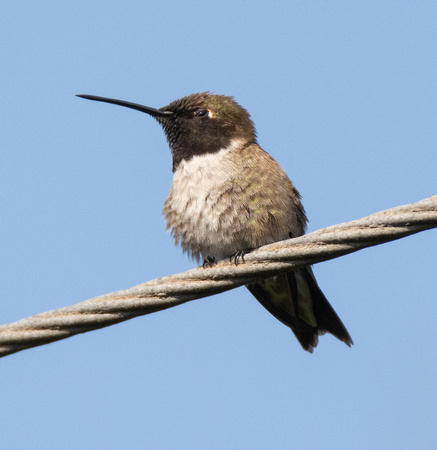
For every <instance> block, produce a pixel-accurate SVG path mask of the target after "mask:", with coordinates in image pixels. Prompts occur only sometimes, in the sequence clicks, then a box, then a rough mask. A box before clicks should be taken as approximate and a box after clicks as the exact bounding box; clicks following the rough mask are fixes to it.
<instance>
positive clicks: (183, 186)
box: [164, 142, 241, 259]
mask: <svg viewBox="0 0 437 450" xmlns="http://www.w3.org/2000/svg"><path fill="white" fill-rule="evenodd" d="M238 145H241V143H240V142H233V143H232V144H231V146H229V147H228V148H225V149H222V150H220V151H218V152H216V153H206V154H204V155H196V156H194V157H193V158H191V159H190V160H189V161H185V160H184V161H182V162H181V163H180V164H179V166H178V168H177V170H176V172H175V173H174V175H173V184H172V186H171V189H170V194H169V196H168V198H167V201H166V202H165V205H164V214H165V219H166V221H167V225H168V228H171V229H172V233H173V235H174V237H175V240H176V242H178V243H180V244H181V246H182V248H183V249H184V250H185V251H188V252H190V253H192V254H193V256H194V257H195V258H196V259H199V258H200V257H203V258H205V257H206V256H217V257H222V256H223V255H226V256H228V254H229V252H231V253H232V251H233V250H232V251H231V250H230V247H229V248H228V247H227V246H226V242H229V241H230V239H231V236H230V230H228V229H226V226H225V224H224V223H223V215H224V213H225V212H226V211H227V210H228V209H229V204H228V203H229V202H228V201H227V200H226V199H225V198H222V194H223V192H224V191H225V190H226V188H227V186H229V185H230V184H231V181H232V179H233V177H234V174H235V172H236V171H237V169H238V168H237V165H236V164H235V163H234V162H232V158H230V157H229V154H230V152H232V150H234V149H235V148H236V147H237V146H238ZM229 245H231V243H230V242H229Z"/></svg>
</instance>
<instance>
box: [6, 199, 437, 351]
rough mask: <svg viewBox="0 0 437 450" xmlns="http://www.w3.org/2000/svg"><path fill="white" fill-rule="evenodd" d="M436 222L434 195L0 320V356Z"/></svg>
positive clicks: (389, 239) (425, 227)
mask: <svg viewBox="0 0 437 450" xmlns="http://www.w3.org/2000/svg"><path fill="white" fill-rule="evenodd" d="M436 227H437V195H436V196H433V197H429V198H427V199H425V200H422V201H419V202H417V203H412V204H409V205H404V206H399V207H396V208H391V209H387V210H385V211H381V212H378V213H375V214H372V215H370V216H367V217H364V218H362V219H359V220H354V221H352V222H346V223H342V224H338V225H333V226H330V227H328V228H323V229H321V230H318V231H315V232H313V233H310V234H307V235H305V236H302V237H299V238H295V239H289V240H286V241H281V242H277V243H274V244H270V245H267V246H264V247H261V248H259V249H257V250H255V251H253V252H251V253H249V254H247V255H246V256H245V258H244V259H245V263H244V264H239V265H235V264H233V263H230V262H227V261H221V262H219V263H218V264H217V265H216V266H214V267H212V268H207V269H203V268H202V267H199V268H195V269H192V270H189V271H187V272H183V273H180V274H176V275H171V276H165V277H162V278H158V279H155V280H152V281H148V282H146V283H142V284H139V285H137V286H134V287H132V288H130V289H126V290H122V291H117V292H112V293H109V294H105V295H101V296H99V297H94V298H92V299H90V300H86V301H83V302H81V303H77V304H76V305H73V306H67V307H63V308H59V309H54V310H52V311H47V312H44V313H40V314H37V315H34V316H31V317H28V318H26V319H22V320H19V321H17V322H13V323H9V324H5V325H1V326H0V357H2V356H6V355H10V354H12V353H16V352H19V351H21V350H25V349H28V348H32V347H37V346H40V345H44V344H48V343H50V342H54V341H58V340H60V339H65V338H68V337H70V336H74V335H76V334H79V333H86V332H88V331H92V330H96V329H99V328H103V327H107V326H109V325H113V324H116V323H119V322H123V321H125V320H128V319H132V318H133V317H137V316H141V315H145V314H150V313H153V312H156V311H162V310H164V309H167V308H171V307H173V306H177V305H180V304H182V303H186V302H188V301H191V300H196V299H199V298H202V297H207V296H210V295H213V294H218V293H220V292H223V291H227V290H230V289H233V288H236V287H238V286H242V285H244V284H247V283H249V282H251V281H253V280H255V279H257V278H259V277H267V276H273V275H275V274H278V273H280V272H285V271H288V270H293V269H296V268H299V267H302V266H306V265H311V264H316V263H318V262H321V261H326V260H329V259H334V258H337V257H339V256H343V255H346V254H348V253H352V252H355V251H358V250H360V249H363V248H366V247H371V246H374V245H378V244H382V243H384V242H389V241H392V240H395V239H400V238H402V237H405V236H408V235H411V234H415V233H418V232H420V231H424V230H427V229H431V228H436Z"/></svg>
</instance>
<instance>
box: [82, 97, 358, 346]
mask: <svg viewBox="0 0 437 450" xmlns="http://www.w3.org/2000/svg"><path fill="white" fill-rule="evenodd" d="M78 97H82V98H85V99H88V100H95V101H99V102H106V103H111V104H115V105H120V106H124V107H127V108H131V109H135V110H138V111H141V112H144V113H146V114H149V115H150V116H152V117H154V118H155V119H156V120H157V121H158V122H159V124H160V125H161V126H162V128H163V130H164V133H165V136H166V138H167V142H168V144H169V147H170V150H171V154H172V165H173V167H172V170H173V183H172V185H171V188H170V193H169V195H168V198H167V200H166V201H165V203H164V209H163V214H164V218H165V221H166V223H167V230H170V231H171V234H172V236H173V238H174V241H175V245H180V246H181V247H182V250H183V251H184V252H186V253H188V254H189V255H190V256H191V257H193V258H195V259H196V260H197V261H198V262H199V261H201V260H203V263H204V264H203V266H204V267H205V266H211V265H213V264H214V263H215V262H216V261H217V260H222V259H225V258H230V259H231V261H232V260H233V261H234V262H235V263H236V264H238V262H239V261H242V262H244V254H246V253H247V252H250V251H251V250H253V249H255V248H258V247H261V246H263V245H267V244H271V243H273V242H277V241H282V240H285V239H289V238H294V237H297V236H301V235H303V234H304V233H305V228H306V224H307V217H306V214H305V210H304V208H303V206H302V203H301V196H300V194H299V192H298V191H297V189H296V188H295V187H294V185H293V183H292V182H291V180H290V179H289V178H288V176H287V175H286V174H285V172H284V171H283V170H282V169H281V167H280V165H279V164H278V163H277V162H276V161H275V159H273V157H272V156H270V155H269V154H268V153H267V152H266V151H264V150H263V149H262V148H261V147H260V146H259V145H258V142H257V134H256V130H255V126H254V124H253V122H252V120H251V117H250V115H249V113H248V111H247V110H246V109H244V108H243V107H241V106H240V105H239V104H238V103H237V102H236V101H235V100H234V98H233V97H230V96H226V95H216V94H212V93H210V92H202V93H196V94H191V95H188V96H186V97H183V98H180V99H179V100H175V101H173V102H171V103H170V104H169V105H167V106H164V107H162V108H159V109H155V108H150V107H148V106H143V105H140V104H137V103H131V102H127V101H123V100H117V99H113V98H106V97H98V96H95V95H78ZM246 287H247V288H248V289H249V291H250V292H251V293H252V294H253V296H254V297H255V298H256V299H257V300H258V301H259V302H260V303H261V305H262V306H264V308H266V309H267V311H269V312H270V313H271V314H272V315H273V316H274V317H276V318H277V319H278V320H279V321H281V322H282V323H283V324H285V325H286V326H287V327H289V328H290V329H291V331H292V332H293V333H294V335H295V336H296V338H297V340H298V341H299V343H300V345H301V346H302V347H303V349H304V350H307V351H308V352H310V353H312V351H313V349H314V348H315V347H316V346H317V344H318V337H319V335H321V334H324V333H326V332H328V333H331V334H332V335H334V336H335V337H336V338H338V339H339V340H340V341H343V342H344V343H345V344H346V345H348V346H349V347H350V346H351V345H352V344H353V341H352V338H351V336H350V335H349V333H348V331H347V329H346V327H345V326H344V325H343V323H342V321H341V320H340V318H339V317H338V315H337V314H336V312H335V311H334V309H333V308H332V306H331V305H330V304H329V302H328V300H327V299H326V297H325V295H324V294H323V292H322V291H321V289H320V288H319V286H318V284H317V282H316V279H315V277H314V274H313V271H312V269H311V267H310V266H308V267H303V268H300V269H297V270H294V271H291V272H286V273H283V274H280V275H276V276H274V277H270V278H267V279H259V280H257V281H254V282H252V283H249V284H248V285H246Z"/></svg>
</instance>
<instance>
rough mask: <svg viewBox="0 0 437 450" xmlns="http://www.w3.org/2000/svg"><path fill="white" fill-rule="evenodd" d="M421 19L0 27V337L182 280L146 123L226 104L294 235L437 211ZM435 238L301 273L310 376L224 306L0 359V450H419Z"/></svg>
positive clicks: (324, 17)
mask: <svg viewBox="0 0 437 450" xmlns="http://www.w3.org/2000/svg"><path fill="white" fill-rule="evenodd" d="M436 22H437V4H436V2H434V1H423V2H404V1H399V2H380V1H368V2H347V1H332V2H321V1H313V2H297V1H278V2H258V1H252V2H249V1H222V2H217V3H215V4H212V2H211V3H209V2H194V1H185V2H178V1H172V0H170V1H165V2H142V1H136V2H135V1H127V2H118V1H107V2H89V1H76V2H55V1H46V2H31V1H24V2H7V1H6V2H2V5H1V6H0V40H1V43H2V44H1V46H0V58H1V70H0V85H1V90H0V97H1V101H0V120H1V125H0V147H1V148H0V183H1V195H0V211H1V216H0V220H1V233H0V248H1V253H0V273H1V276H0V282H1V285H0V286H1V291H2V300H1V301H0V319H1V322H2V323H7V322H11V321H15V320H18V319H21V318H24V317H27V316H30V315H32V314H36V313H39V312H43V311H46V310H49V309H53V308H58V307H61V306H67V305H71V304H74V303H77V302H79V301H82V300H86V299H88V298H91V297H93V296H96V295H100V294H104V293H108V292H111V291H115V290H119V289H125V288H128V287H131V286H133V285H136V284H139V283H141V282H144V281H147V280H150V279H153V278H157V277H160V276H163V275H167V274H171V273H177V272H182V271H185V270H187V269H189V268H191V267H193V266H194V262H192V261H189V260H188V259H187V258H186V257H185V256H183V255H182V252H181V251H180V250H179V249H177V248H174V247H173V242H172V239H170V237H169V235H168V234H166V233H165V226H164V223H163V219H162V216H161V209H162V204H163V202H164V200H165V198H166V196H167V193H168V190H169V187H170V184H171V177H172V173H171V157H170V152H169V150H168V147H167V144H166V141H165V138H164V135H163V133H162V131H161V129H160V127H159V126H158V124H157V123H156V122H155V121H154V120H152V119H151V118H150V117H148V116H146V115H144V114H140V113H138V112H136V111H130V110H126V109H122V108H120V107H116V106H111V105H105V104H98V103H95V102H89V101H85V100H82V99H78V98H76V97H75V94H81V93H87V94H95V95H103V96H109V97H115V98H121V99H125V100H129V101H133V102H138V103H143V104H146V105H149V106H154V107H160V106H164V105H166V104H168V103H169V102H170V101H172V100H174V99H176V98H180V97H183V96H185V95H187V94H190V93H192V92H199V91H204V90H210V91H213V92H215V93H220V94H228V95H234V96H235V98H236V99H237V101H238V102H239V103H241V104H242V105H243V106H244V107H246V108H247V109H248V110H249V111H250V112H251V114H252V118H253V120H254V122H255V124H256V126H257V130H258V134H259V142H260V144H261V146H262V147H263V148H265V149H266V150H267V151H269V152H270V153H271V154H272V155H273V156H274V157H275V158H276V159H277V160H278V161H279V162H280V163H281V165H282V167H283V168H284V169H285V171H286V172H287V173H288V175H289V176H290V178H291V179H292V180H293V181H294V183H295V185H296V186H297V187H298V189H299V190H300V192H301V193H302V195H303V201H304V205H305V207H306V209H307V213H308V216H309V218H310V224H309V230H310V231H313V230H316V229H319V228H321V227H325V226H329V225H333V224H336V223H340V222H344V221H348V220H353V219H356V218H360V217H363V216H366V215H368V214H371V213H373V212H377V211H380V210H382V209H386V208H390V207H393V206H398V205H402V204H406V203H411V202H415V201H418V200H421V199H423V198H426V197H429V196H431V195H435V194H437V188H436V185H437V182H436V181H437V176H436V169H437V156H436V155H437V153H436V142H437V123H436V106H437V62H436V61H437V58H436V56H437V54H436V53H437V27H436ZM436 236H437V235H436V231H428V232H424V233H421V234H418V235H416V236H412V237H408V238H405V239H402V240H399V241H396V242H393V243H390V244H386V245H381V246H378V247H375V248H372V249H368V250H364V251H361V252H358V253H356V254H353V255H349V256H346V257H343V258H339V259H337V260H334V261H329V262H326V263H323V264H319V265H317V266H316V267H315V273H316V276H317V278H318V281H319V284H320V285H321V287H322V289H323V290H324V292H325V294H326V295H327V297H328V298H329V300H330V302H331V303H332V305H333V306H334V308H335V309H336V311H337V312H338V314H339V315H340V316H341V318H342V319H343V321H344V322H345V324H346V326H347V328H348V329H349V331H350V333H351V335H352V336H353V338H354V341H355V346H354V347H353V348H352V349H349V348H347V347H346V346H345V345H343V344H342V343H340V342H339V341H337V340H335V339H334V338H332V337H331V336H324V337H322V338H321V339H320V343H319V346H318V348H317V349H316V351H315V352H314V354H313V355H310V354H307V353H306V352H304V351H303V350H302V349H301V348H300V346H299V345H298V343H297V341H296V339H295V338H294V337H293V335H292V333H291V332H290V331H289V329H287V328H286V327H284V326H283V325H281V324H280V323H279V322H278V321H276V320H275V319H274V318H273V317H272V316H271V315H270V314H268V313H267V312H266V311H265V310H264V309H263V308H262V307H261V306H260V305H259V304H258V302H257V301H256V300H255V299H254V298H252V297H251V296H250V294H249V293H248V292H247V291H246V290H245V289H243V288H240V289H237V290H235V291H232V292H228V293H224V294H221V295H218V296H215V297H211V298H208V299H203V300H199V301H196V302H191V303H189V304H186V305H182V306H179V307H177V308H173V309H171V310H167V311H164V312H160V313H156V314H152V315H149V316H145V317H142V318H137V319H134V320H131V321H128V322H125V323H123V324H120V325H116V326H112V327H109V328H106V329H103V330H100V331H96V332H92V333H88V334H85V335H81V336H77V337H74V338H71V339H67V340H65V341H61V342H57V343H54V344H50V345H47V346H43V347H40V348H37V349H32V350H27V351H24V352H22V353H18V354H16V355H13V356H9V357H7V358H5V359H2V360H0V367H1V368H0V373H1V380H2V382H1V383H0V398H1V399H2V400H1V405H2V406H1V412H0V436H1V442H2V447H3V448H8V449H15V448H17V449H18V448H44V449H52V448H53V449H54V448H63V449H76V448H82V449H103V448H105V449H107V448H111V449H112V448H113V449H118V448H132V449H145V448H150V449H152V448H153V449H171V448H177V449H231V448H232V449H244V448H250V449H267V448H272V449H293V448H299V449H306V448H308V449H309V448H324V449H326V448H333V449H334V448H335V449H351V448H372V449H378V448H384V449H395V448H396V449H410V448H435V447H434V446H435V442H436V441H437V427H436V423H437V414H436V406H435V405H436V402H437V381H436V380H437V363H436V361H437V359H436V358H437V341H436V336H435V326H436V325H435V324H436V319H437V306H436V305H437V303H436V300H437V299H436V288H435V286H436V268H437V259H436V253H437V245H436V242H437V239H436Z"/></svg>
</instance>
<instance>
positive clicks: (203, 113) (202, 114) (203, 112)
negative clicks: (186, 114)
mask: <svg viewBox="0 0 437 450" xmlns="http://www.w3.org/2000/svg"><path fill="white" fill-rule="evenodd" d="M194 115H195V116H196V117H207V116H209V111H208V110H207V109H196V111H195V112H194Z"/></svg>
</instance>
